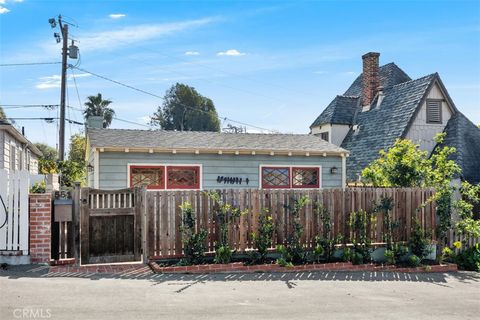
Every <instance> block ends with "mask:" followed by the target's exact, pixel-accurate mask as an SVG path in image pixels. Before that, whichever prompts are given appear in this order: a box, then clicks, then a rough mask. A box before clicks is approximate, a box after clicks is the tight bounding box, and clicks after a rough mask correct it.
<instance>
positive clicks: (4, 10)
mask: <svg viewBox="0 0 480 320" xmlns="http://www.w3.org/2000/svg"><path fill="white" fill-rule="evenodd" d="M7 12H10V10H8V9H7V8H5V7H2V6H0V14H4V13H7Z"/></svg>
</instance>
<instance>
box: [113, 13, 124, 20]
mask: <svg viewBox="0 0 480 320" xmlns="http://www.w3.org/2000/svg"><path fill="white" fill-rule="evenodd" d="M108 16H109V17H110V18H112V19H120V18H125V17H126V16H127V15H126V14H124V13H112V14H109V15H108Z"/></svg>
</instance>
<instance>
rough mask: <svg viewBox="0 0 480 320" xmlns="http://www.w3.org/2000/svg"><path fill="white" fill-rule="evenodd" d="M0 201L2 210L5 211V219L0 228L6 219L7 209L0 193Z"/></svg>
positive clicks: (5, 222)
mask: <svg viewBox="0 0 480 320" xmlns="http://www.w3.org/2000/svg"><path fill="white" fill-rule="evenodd" d="M0 202H1V203H2V207H3V210H4V211H5V221H4V222H3V223H2V225H1V226H0V229H2V228H3V227H4V226H5V225H6V224H7V221H8V211H7V206H6V205H5V202H4V201H3V198H2V195H1V194H0Z"/></svg>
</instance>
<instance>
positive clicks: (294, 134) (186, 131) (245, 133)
mask: <svg viewBox="0 0 480 320" xmlns="http://www.w3.org/2000/svg"><path fill="white" fill-rule="evenodd" d="M88 130H90V131H91V130H96V131H97V130H98V131H103V130H105V131H110V130H116V131H136V132H156V131H157V132H165V133H172V134H185V133H187V134H188V133H198V134H225V135H230V134H231V135H261V136H275V135H277V136H310V134H308V133H260V132H252V133H249V132H242V133H233V132H216V131H193V130H185V131H177V130H165V129H154V130H145V129H122V128H89V129H88Z"/></svg>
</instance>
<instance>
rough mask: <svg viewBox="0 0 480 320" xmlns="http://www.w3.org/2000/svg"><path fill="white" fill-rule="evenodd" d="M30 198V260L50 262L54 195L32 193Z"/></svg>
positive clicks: (33, 261)
mask: <svg viewBox="0 0 480 320" xmlns="http://www.w3.org/2000/svg"><path fill="white" fill-rule="evenodd" d="M28 199H29V213H30V260H31V262H32V263H50V256H51V252H50V251H51V238H52V230H51V228H52V195H51V194H49V193H43V194H42V193H32V194H30V195H29V197H28Z"/></svg>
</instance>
